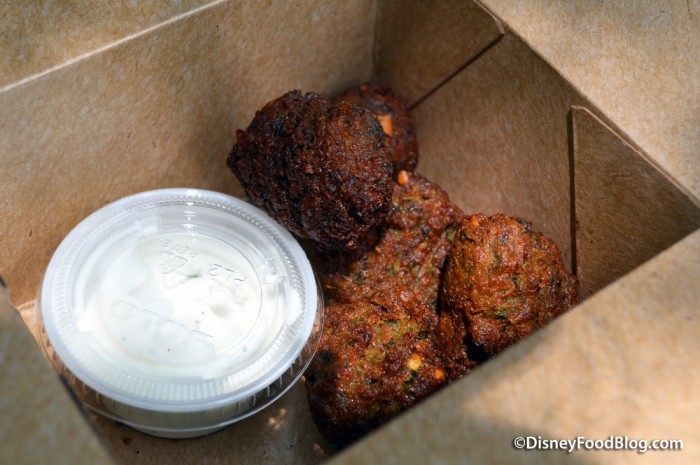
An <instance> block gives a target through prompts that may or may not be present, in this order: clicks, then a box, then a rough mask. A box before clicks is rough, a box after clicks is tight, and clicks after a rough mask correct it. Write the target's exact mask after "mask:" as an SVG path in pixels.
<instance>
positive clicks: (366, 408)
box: [305, 287, 447, 446]
mask: <svg viewBox="0 0 700 465" xmlns="http://www.w3.org/2000/svg"><path fill="white" fill-rule="evenodd" d="M436 324H437V320H436V318H435V312H433V311H432V310H431V309H430V308H429V307H428V306H427V305H424V304H422V303H420V302H419V301H418V300H417V299H416V296H415V294H414V293H413V292H412V291H411V290H410V289H408V288H405V287H396V288H393V289H392V290H390V291H389V292H381V293H378V294H376V295H375V296H373V297H371V298H368V299H360V300H355V301H353V302H341V303H334V304H331V305H330V306H328V307H327V308H326V316H325V319H324V325H323V335H322V336H321V341H320V343H319V347H318V349H317V352H316V357H315V358H314V360H313V361H312V362H311V364H310V366H309V368H308V370H307V371H306V378H305V383H306V392H307V396H308V400H309V406H310V409H311V413H312V418H313V420H314V422H315V423H316V426H317V427H318V429H319V431H320V432H321V433H322V434H323V436H324V437H325V438H326V439H328V440H329V441H330V442H331V443H333V444H335V445H337V446H344V445H347V444H349V443H351V442H353V441H355V440H357V439H359V438H360V437H362V436H364V435H365V434H367V433H368V432H370V431H372V430H373V429H374V428H376V427H378V426H380V425H382V424H384V423H386V422H387V421H389V420H390V419H392V418H394V417H395V416H396V415H398V414H399V413H401V412H402V411H404V410H405V409H407V408H408V407H410V406H412V405H414V404H416V403H417V402H419V401H420V400H422V399H424V398H425V397H427V396H428V395H430V394H431V393H433V392H435V391H436V390H438V389H439V388H440V387H442V386H444V385H445V384H446V383H447V377H446V375H445V372H444V368H443V367H442V365H441V361H442V359H441V356H440V350H439V347H437V346H436V344H435V341H434V339H432V338H431V337H430V336H431V334H432V333H433V331H434V330H435V326H436Z"/></svg>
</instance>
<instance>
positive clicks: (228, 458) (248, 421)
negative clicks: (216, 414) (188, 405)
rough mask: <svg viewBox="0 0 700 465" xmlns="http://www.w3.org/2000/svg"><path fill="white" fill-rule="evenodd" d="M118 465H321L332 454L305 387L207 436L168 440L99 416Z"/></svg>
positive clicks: (98, 422) (97, 419) (297, 387)
mask: <svg viewBox="0 0 700 465" xmlns="http://www.w3.org/2000/svg"><path fill="white" fill-rule="evenodd" d="M94 420H95V423H96V425H97V428H98V430H99V432H100V433H101V434H102V436H103V437H104V439H105V441H106V442H107V444H108V445H109V447H110V448H111V450H112V452H113V454H114V456H115V458H116V460H117V463H123V464H128V463H133V462H134V460H137V459H139V460H145V461H151V462H152V463H188V464H198V463H250V464H262V465H265V464H279V463H290V462H294V463H305V464H313V463H319V462H321V461H322V460H324V459H326V458H327V457H329V456H330V455H331V454H332V453H333V447H332V446H331V445H329V444H328V443H327V442H326V441H325V440H324V439H323V437H321V436H320V435H319V433H318V432H317V430H316V428H315V426H314V424H313V422H312V420H311V417H310V413H309V408H308V404H307V400H306V393H305V390H304V383H303V381H300V382H298V383H296V384H295V385H294V386H293V387H292V388H291V389H290V390H289V391H288V392H287V393H285V394H284V395H283V396H282V397H280V398H279V399H278V400H277V401H276V402H274V403H272V404H271V405H269V406H268V407H266V408H265V409H263V410H261V411H260V412H258V413H256V414H255V415H252V416H250V417H248V418H245V419H243V420H240V421H238V422H236V423H233V424H231V425H229V426H227V427H225V428H223V429H221V430H219V431H217V432H214V433H212V434H209V435H207V436H201V437H197V438H190V439H166V438H160V437H155V436H151V435H148V434H145V433H142V432H140V431H137V430H135V429H132V428H130V427H128V426H126V425H124V424H120V423H117V422H115V421H113V420H111V419H108V418H105V417H102V416H99V415H94Z"/></svg>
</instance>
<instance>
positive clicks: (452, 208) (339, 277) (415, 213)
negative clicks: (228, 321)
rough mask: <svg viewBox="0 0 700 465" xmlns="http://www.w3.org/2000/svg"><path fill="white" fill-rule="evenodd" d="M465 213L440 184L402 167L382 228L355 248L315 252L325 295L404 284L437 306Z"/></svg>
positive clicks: (361, 294)
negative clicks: (456, 236) (448, 258)
mask: <svg viewBox="0 0 700 465" xmlns="http://www.w3.org/2000/svg"><path fill="white" fill-rule="evenodd" d="M464 216H465V215H464V213H463V212H462V211H461V210H460V209H459V207H457V206H456V205H455V204H454V203H452V202H451V201H450V199H449V196H448V195H447V193H446V192H445V191H444V190H443V189H442V188H440V187H439V186H438V185H436V184H434V183H432V182H430V181H428V180H427V179H426V178H425V177H423V176H421V175H420V174H417V173H408V172H406V171H402V172H400V173H399V175H398V176H397V180H396V182H395V185H394V191H393V195H392V200H391V208H390V210H389V214H388V216H387V218H386V221H385V223H384V225H383V226H382V227H381V228H377V229H376V230H374V231H373V232H372V234H370V235H369V236H368V240H366V241H365V242H364V243H362V244H361V246H360V247H359V248H358V249H357V250H355V251H351V252H344V251H342V252H338V251H335V250H328V249H324V248H322V247H321V248H318V250H317V253H316V254H315V256H313V257H312V261H313V263H314V264H315V265H316V269H317V270H318V272H319V275H320V279H321V283H322V285H323V290H324V295H325V296H326V297H327V298H328V299H330V300H335V301H345V300H350V301H352V300H356V299H360V298H367V297H369V296H370V295H371V294H374V293H376V292H377V291H379V290H382V289H390V288H392V287H394V286H395V285H397V284H400V285H404V286H407V287H410V288H411V289H414V290H415V292H416V294H417V297H418V299H419V300H420V301H421V302H423V303H425V304H427V305H430V306H431V307H432V308H433V309H436V308H437V302H438V289H439V287H440V281H441V275H442V271H443V268H444V265H445V261H446V259H447V253H448V251H449V250H450V247H451V240H452V237H453V236H454V233H455V231H456V229H457V227H458V225H459V224H460V222H461V220H462V219H463V218H464Z"/></svg>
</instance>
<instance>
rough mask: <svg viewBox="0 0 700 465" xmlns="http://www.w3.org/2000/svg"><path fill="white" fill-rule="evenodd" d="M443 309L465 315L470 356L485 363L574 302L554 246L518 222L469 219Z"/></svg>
mask: <svg viewBox="0 0 700 465" xmlns="http://www.w3.org/2000/svg"><path fill="white" fill-rule="evenodd" d="M442 301H443V309H445V311H452V312H456V313H459V314H463V315H465V317H466V319H467V324H468V329H469V333H470V337H471V347H470V354H475V353H479V352H480V353H481V354H483V356H484V357H491V356H493V355H495V354H497V353H498V352H500V351H501V350H503V349H505V348H506V347H508V346H510V345H511V344H514V343H515V342H517V341H519V340H521V339H523V338H525V337H527V336H528V335H530V334H531V333H532V332H533V331H535V330H536V329H538V328H540V327H542V326H544V325H546V324H547V323H549V322H550V321H551V320H552V319H554V318H555V317H557V316H558V315H560V314H562V313H563V312H565V311H566V310H568V309H569V308H571V307H573V306H574V305H575V304H576V303H577V302H578V281H577V280H576V277H575V276H573V275H571V274H569V273H568V272H567V271H566V270H565V268H564V265H563V263H562V260H561V253H560V251H559V248H558V247H557V246H556V244H555V243H554V242H553V241H552V240H550V239H549V238H547V237H546V236H544V235H543V234H541V233H539V232H535V231H533V230H532V226H531V224H530V223H528V222H527V221H525V220H522V219H520V218H513V217H508V216H506V215H503V214H497V215H493V216H485V215H481V214H479V215H473V216H471V217H469V218H467V219H465V220H464V221H463V222H462V224H461V225H460V227H459V230H458V231H457V234H456V236H455V240H454V244H453V247H452V251H451V253H450V257H449V260H448V263H447V267H446V269H445V276H444V281H443V294H442Z"/></svg>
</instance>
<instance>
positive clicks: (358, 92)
mask: <svg viewBox="0 0 700 465" xmlns="http://www.w3.org/2000/svg"><path fill="white" fill-rule="evenodd" d="M333 101H334V102H336V103H337V102H350V103H354V104H356V105H359V106H362V107H364V108H367V109H368V110H369V111H370V112H371V113H372V114H373V115H374V116H375V117H376V118H377V119H378V120H379V122H380V124H381V125H382V128H383V129H384V134H385V135H386V136H387V137H386V139H385V143H386V145H387V148H388V150H389V154H390V156H391V159H392V162H393V165H394V171H395V172H399V171H400V170H406V171H415V169H416V166H417V165H418V139H417V138H416V131H415V129H414V127H413V122H412V121H411V115H410V112H409V107H408V103H407V102H406V101H405V100H404V99H403V97H401V96H400V95H398V94H396V93H395V92H394V91H393V90H392V89H391V88H390V87H388V86H381V85H379V84H377V83H374V82H366V83H363V84H360V85H358V86H355V87H351V88H349V89H347V90H346V91H345V92H343V93H342V94H341V95H339V96H337V97H336V98H334V99H333Z"/></svg>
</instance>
